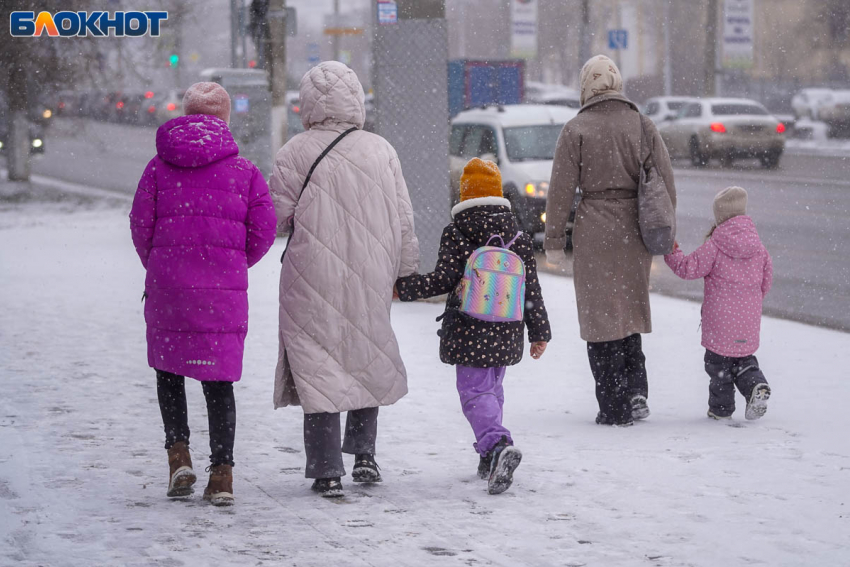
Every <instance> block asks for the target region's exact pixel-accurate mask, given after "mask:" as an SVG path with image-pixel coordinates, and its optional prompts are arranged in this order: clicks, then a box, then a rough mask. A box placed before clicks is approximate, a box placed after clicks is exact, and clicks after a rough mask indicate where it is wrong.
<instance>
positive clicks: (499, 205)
mask: <svg viewBox="0 0 850 567" xmlns="http://www.w3.org/2000/svg"><path fill="white" fill-rule="evenodd" d="M452 217H453V218H454V225H455V227H457V229H458V230H459V231H460V232H461V234H463V235H464V236H465V237H466V239H467V240H469V242H470V243H471V244H472V245H473V246H475V247H479V246H484V245H485V244H487V241H488V240H489V239H490V237H491V236H493V235H494V234H498V235H499V236H501V237H502V240H503V241H504V243H505V244H507V243H508V242H510V241H511V240H513V238H514V237H515V236H516V235H517V232H519V229H518V228H517V225H516V218H515V217H514V214H513V212H511V205H510V201H508V200H507V199H502V198H498V197H482V198H479V199H469V200H468V201H464V202H462V203H460V204H459V205H456V206H455V207H454V208H453V209H452ZM491 244H494V245H501V243H500V242H499V241H498V240H497V241H496V242H495V243H491Z"/></svg>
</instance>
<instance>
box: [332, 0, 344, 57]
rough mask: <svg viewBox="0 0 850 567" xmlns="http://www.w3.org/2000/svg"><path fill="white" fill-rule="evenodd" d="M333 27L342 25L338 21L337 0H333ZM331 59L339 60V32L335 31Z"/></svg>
mask: <svg viewBox="0 0 850 567" xmlns="http://www.w3.org/2000/svg"><path fill="white" fill-rule="evenodd" d="M333 27H335V28H341V27H342V25H341V24H340V21H339V0H334V23H333ZM332 37H333V39H332V41H333V60H334V61H339V34H338V33H335V34H334V35H333V36H332Z"/></svg>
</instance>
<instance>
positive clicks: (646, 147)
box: [638, 112, 652, 173]
mask: <svg viewBox="0 0 850 567" xmlns="http://www.w3.org/2000/svg"><path fill="white" fill-rule="evenodd" d="M638 118H640V150H639V151H640V153H639V155H638V159H639V160H640V165H641V167H643V169H644V171H646V172H647V173H648V172H649V168H648V167H646V162H648V161H649V160H650V158H652V146H651V145H650V143H649V142H648V141H647V139H646V138H647V135H646V126H645V124H646V123H645V122H644V121H645V120H649V118H646V117H645V116H644V115H643V114H641V113H640V112H638ZM644 155H646V157H645V158H644V157H643V156H644Z"/></svg>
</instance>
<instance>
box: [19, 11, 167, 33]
mask: <svg viewBox="0 0 850 567" xmlns="http://www.w3.org/2000/svg"><path fill="white" fill-rule="evenodd" d="M167 19H168V12H113V13H112V15H110V14H109V12H70V11H68V12H56V13H55V14H51V13H50V12H39V13H38V16H36V15H35V12H12V17H11V18H10V20H9V31H10V32H11V34H12V36H13V37H40V36H41V34H42V33H44V32H46V33H47V35H49V36H51V37H74V36H78V37H85V36H89V35H90V36H94V37H107V36H109V35H110V31H111V32H112V34H111V35H113V36H114V37H140V36H143V35H147V34H148V33H149V34H150V36H151V37H157V36H159V32H160V24H161V23H162V22H163V21H165V20H167Z"/></svg>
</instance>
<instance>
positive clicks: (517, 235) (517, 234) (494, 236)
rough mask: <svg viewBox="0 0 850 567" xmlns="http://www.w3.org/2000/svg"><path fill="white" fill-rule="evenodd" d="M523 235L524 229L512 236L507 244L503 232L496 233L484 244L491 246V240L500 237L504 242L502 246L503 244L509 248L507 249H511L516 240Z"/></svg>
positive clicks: (500, 240)
mask: <svg viewBox="0 0 850 567" xmlns="http://www.w3.org/2000/svg"><path fill="white" fill-rule="evenodd" d="M521 235H522V231H519V232H517V233H516V236H514V237H513V238H511V240H510V242H508V243H507V244H505V240H504V239H503V238H502V235H501V234H494V235H493V236H491V237H490V238H489V239H488V240H487V244H485V245H484V246H490V243H491V242H493V239H494V238H498V239H499V242H501V243H502V246H501V247H502V248H504V249H506V250H507V249H509V248H510V247H511V246H513V245H514V242H516V241H517V239H518V238H519V237H520V236H521Z"/></svg>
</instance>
